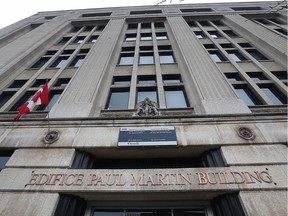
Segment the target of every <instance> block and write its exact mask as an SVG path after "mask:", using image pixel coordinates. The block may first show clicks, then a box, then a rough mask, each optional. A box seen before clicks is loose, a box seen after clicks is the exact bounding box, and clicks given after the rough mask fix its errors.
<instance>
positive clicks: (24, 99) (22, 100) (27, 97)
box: [10, 92, 35, 111]
mask: <svg viewBox="0 0 288 216" xmlns="http://www.w3.org/2000/svg"><path fill="white" fill-rule="evenodd" d="M34 93H35V92H27V93H26V94H24V95H23V96H22V98H20V100H19V101H17V102H16V104H14V106H12V107H11V109H10V111H17V108H19V107H20V106H21V105H23V104H24V103H26V102H27V101H29V100H30V99H31V98H32V97H33V95H34Z"/></svg>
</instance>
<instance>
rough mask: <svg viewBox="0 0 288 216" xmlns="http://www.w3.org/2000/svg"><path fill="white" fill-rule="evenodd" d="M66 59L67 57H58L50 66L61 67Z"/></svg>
mask: <svg viewBox="0 0 288 216" xmlns="http://www.w3.org/2000/svg"><path fill="white" fill-rule="evenodd" d="M67 59H68V58H63V57H60V58H58V59H57V60H56V61H54V62H53V64H52V65H51V66H50V67H55V68H61V67H63V66H64V64H65V62H66V61H67Z"/></svg>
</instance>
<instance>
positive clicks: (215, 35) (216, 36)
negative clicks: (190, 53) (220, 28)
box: [208, 31, 221, 38]
mask: <svg viewBox="0 0 288 216" xmlns="http://www.w3.org/2000/svg"><path fill="white" fill-rule="evenodd" d="M208 33H209V34H210V36H211V37H212V38H220V37H221V35H220V34H219V33H218V32H217V31H208Z"/></svg>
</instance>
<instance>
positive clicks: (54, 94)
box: [37, 90, 62, 111]
mask: <svg viewBox="0 0 288 216" xmlns="http://www.w3.org/2000/svg"><path fill="white" fill-rule="evenodd" d="M61 94H62V90H61V91H50V92H49V103H48V104H47V105H40V106H38V108H37V110H41V111H49V110H51V109H52V107H53V106H54V105H55V104H56V102H57V101H58V99H59V98H60V96H61Z"/></svg>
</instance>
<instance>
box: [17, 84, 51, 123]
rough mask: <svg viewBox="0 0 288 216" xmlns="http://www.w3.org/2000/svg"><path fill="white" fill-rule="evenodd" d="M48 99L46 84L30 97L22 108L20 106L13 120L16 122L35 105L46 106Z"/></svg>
mask: <svg viewBox="0 0 288 216" xmlns="http://www.w3.org/2000/svg"><path fill="white" fill-rule="evenodd" d="M48 102H49V98H48V82H46V83H45V84H44V85H43V86H42V88H40V89H39V90H38V91H37V92H36V93H35V94H34V95H33V97H32V99H31V100H30V101H27V102H26V103H24V104H23V105H22V106H20V107H19V108H18V109H17V110H18V114H17V116H16V117H15V118H14V121H18V120H19V119H20V117H21V116H22V115H23V114H25V113H28V112H30V111H31V110H33V109H34V107H35V106H36V105H42V104H43V105H45V104H48Z"/></svg>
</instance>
